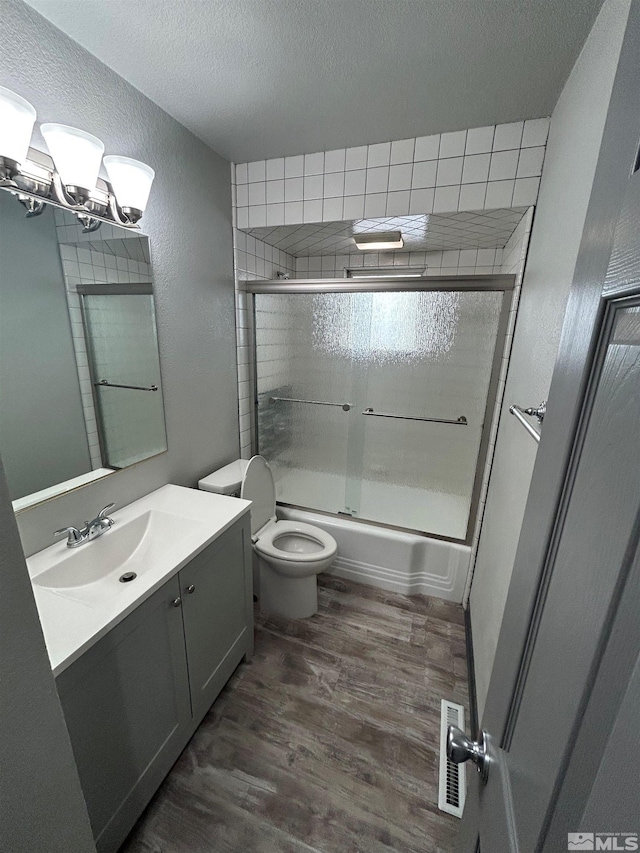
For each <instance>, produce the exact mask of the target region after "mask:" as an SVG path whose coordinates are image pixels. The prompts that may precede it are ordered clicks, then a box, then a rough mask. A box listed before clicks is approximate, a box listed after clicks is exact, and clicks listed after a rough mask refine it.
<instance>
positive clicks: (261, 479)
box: [240, 456, 276, 536]
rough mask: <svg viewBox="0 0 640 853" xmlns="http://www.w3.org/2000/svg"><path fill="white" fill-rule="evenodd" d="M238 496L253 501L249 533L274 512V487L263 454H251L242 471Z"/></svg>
mask: <svg viewBox="0 0 640 853" xmlns="http://www.w3.org/2000/svg"><path fill="white" fill-rule="evenodd" d="M240 497H241V498H244V500H247V501H253V506H252V507H251V535H252V536H253V534H254V533H257V532H258V530H260V528H261V527H264V525H265V524H266V523H267V521H269V519H271V518H273V517H274V516H275V514H276V487H275V484H274V482H273V474H272V473H271V468H269V463H268V462H267V460H266V459H265V458H264V457H263V456H253V457H252V458H251V459H250V460H249V464H248V465H247V470H246V471H245V472H244V478H243V480H242V489H241V491H240Z"/></svg>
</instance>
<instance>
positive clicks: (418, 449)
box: [357, 292, 502, 539]
mask: <svg viewBox="0 0 640 853" xmlns="http://www.w3.org/2000/svg"><path fill="white" fill-rule="evenodd" d="M363 295H364V296H365V297H367V298H368V299H370V300H371V305H370V307H369V309H368V310H369V311H370V315H371V335H370V339H371V348H370V350H369V353H368V355H365V356H363V358H362V360H361V363H360V364H359V365H358V368H357V369H358V370H359V371H360V372H361V379H360V381H359V383H358V387H359V389H361V391H362V394H363V399H366V404H367V405H366V407H370V408H372V409H373V410H374V412H381V413H389V414H394V415H402V416H407V417H421V418H442V419H446V420H451V421H454V422H455V421H456V420H457V419H458V418H459V417H461V416H464V417H465V418H466V421H467V423H466V425H458V424H456V423H453V424H451V423H449V424H441V423H430V422H428V421H415V420H405V419H403V418H383V417H369V416H361V419H362V421H364V436H363V448H362V460H361V476H360V478H359V485H360V498H359V506H358V509H357V515H358V517H360V518H366V519H368V520H371V521H382V522H385V523H387V524H393V525H397V526H399V527H409V528H412V529H415V530H422V531H427V532H431V533H437V534H439V535H441V536H448V537H451V538H454V539H464V538H465V535H466V530H467V521H468V518H469V510H470V507H471V499H472V492H473V485H474V479H475V474H476V465H477V459H478V452H479V449H480V440H481V437H482V426H483V421H484V417H485V409H486V402H487V393H488V390H489V380H490V376H491V367H492V362H493V354H494V349H495V343H496V336H497V333H498V322H499V318H500V309H501V304H502V293H500V292H485V293H480V292H432V293H428V292H423V293H419V292H416V293H400V294H392V293H386V294H363ZM394 297H395V298H394ZM366 314H367V306H366V301H364V300H363V304H362V309H361V317H362V322H363V323H366V319H365V318H366ZM366 407H365V408H366Z"/></svg>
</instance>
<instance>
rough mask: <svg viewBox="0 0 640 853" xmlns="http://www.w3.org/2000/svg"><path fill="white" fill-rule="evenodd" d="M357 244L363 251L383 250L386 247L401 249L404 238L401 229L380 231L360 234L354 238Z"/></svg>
mask: <svg viewBox="0 0 640 853" xmlns="http://www.w3.org/2000/svg"><path fill="white" fill-rule="evenodd" d="M353 239H354V241H355V244H356V246H357V247H358V248H359V249H360V250H361V251H363V252H364V251H367V250H368V251H370V252H373V251H383V250H384V249H401V248H402V247H403V246H404V240H403V239H402V234H401V233H400V231H378V232H373V231H370V232H369V233H365V234H358V235H356V236H355V237H354V238H353Z"/></svg>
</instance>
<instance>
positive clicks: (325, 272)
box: [295, 249, 502, 278]
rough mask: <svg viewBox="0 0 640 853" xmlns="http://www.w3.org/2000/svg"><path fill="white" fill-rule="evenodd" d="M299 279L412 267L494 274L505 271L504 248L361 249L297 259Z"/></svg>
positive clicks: (447, 272)
mask: <svg viewBox="0 0 640 853" xmlns="http://www.w3.org/2000/svg"><path fill="white" fill-rule="evenodd" d="M295 263H296V274H295V277H296V278H342V277H343V275H344V269H345V267H347V268H348V269H357V268H364V267H372V268H374V269H382V268H383V267H411V268H412V269H425V268H426V270H427V275H491V274H492V273H499V272H501V270H502V249H461V250H457V249H456V250H446V251H443V252H367V253H366V254H363V253H362V252H360V253H359V254H357V255H354V254H349V255H318V256H310V257H308V258H295Z"/></svg>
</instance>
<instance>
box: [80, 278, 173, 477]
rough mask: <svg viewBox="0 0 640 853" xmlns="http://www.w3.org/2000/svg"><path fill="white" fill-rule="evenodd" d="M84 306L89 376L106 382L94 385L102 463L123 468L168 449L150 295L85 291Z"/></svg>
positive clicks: (152, 306)
mask: <svg viewBox="0 0 640 853" xmlns="http://www.w3.org/2000/svg"><path fill="white" fill-rule="evenodd" d="M83 308H84V317H85V325H86V330H87V338H88V343H89V348H90V359H91V363H92V368H93V376H94V380H95V381H96V382H101V381H105V380H106V381H107V382H108V383H109V385H96V386H94V387H95V393H96V400H97V408H98V416H99V418H100V421H101V431H100V432H101V438H102V445H103V452H104V455H105V457H106V458H105V463H106V464H107V465H109V466H111V467H113V468H124V467H126V466H127V465H132V464H133V463H134V462H139V461H141V460H142V459H147V458H148V457H150V456H154V455H155V454H157V453H162V452H163V451H164V450H166V449H167V439H166V433H165V426H164V412H163V405H162V390H161V387H160V363H159V359H158V343H157V335H156V324H155V313H154V305H153V296H152V295H150V294H105V295H102V294H100V295H93V294H86V295H85V296H84V297H83ZM118 385H135V386H140V388H150V387H151V386H153V385H155V386H156V387H157V389H158V390H157V391H146V390H139V389H135V388H122V387H113V386H118Z"/></svg>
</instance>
